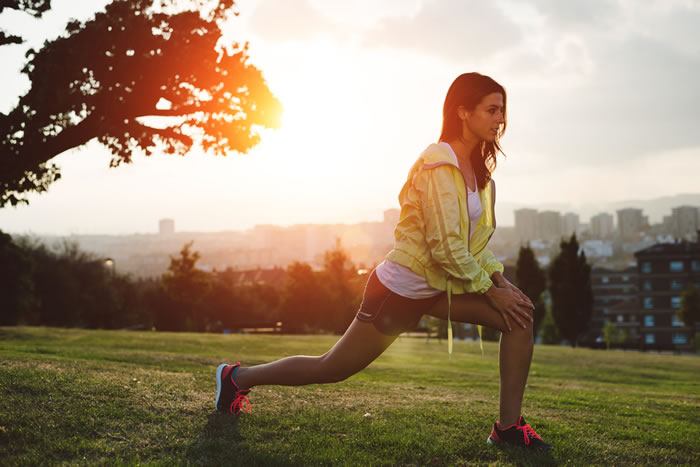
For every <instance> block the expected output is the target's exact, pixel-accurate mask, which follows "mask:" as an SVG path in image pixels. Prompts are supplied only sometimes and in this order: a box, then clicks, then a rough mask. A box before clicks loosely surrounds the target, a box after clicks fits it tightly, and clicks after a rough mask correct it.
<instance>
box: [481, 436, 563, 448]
mask: <svg viewBox="0 0 700 467" xmlns="http://www.w3.org/2000/svg"><path fill="white" fill-rule="evenodd" d="M486 444H488V445H489V446H498V445H499V444H501V441H494V440H493V439H492V438H491V436H489V437H488V438H487V439H486ZM506 445H507V446H508V443H506ZM510 446H512V445H510ZM513 447H515V446H513ZM517 447H519V448H522V449H527V447H525V446H517ZM552 449H553V448H552V446H550V447H548V448H545V447H541V448H534V450H535V451H540V452H548V451H551V450H552Z"/></svg>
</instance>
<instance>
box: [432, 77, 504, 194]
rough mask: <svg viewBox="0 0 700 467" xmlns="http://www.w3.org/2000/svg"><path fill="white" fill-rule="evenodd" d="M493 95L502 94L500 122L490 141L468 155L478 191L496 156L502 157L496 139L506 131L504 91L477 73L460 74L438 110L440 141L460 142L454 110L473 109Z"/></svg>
mask: <svg viewBox="0 0 700 467" xmlns="http://www.w3.org/2000/svg"><path fill="white" fill-rule="evenodd" d="M494 92H498V93H500V94H502V95H503V120H504V123H503V125H502V126H501V128H500V129H499V131H498V134H497V135H496V139H495V140H494V141H493V142H487V141H482V142H481V144H477V145H476V147H475V148H474V150H473V151H472V153H471V155H470V156H469V159H470V161H471V164H472V167H473V168H474V174H475V175H476V180H477V183H478V184H479V186H480V187H482V188H484V187H485V186H486V184H487V183H488V182H489V180H491V174H492V173H493V171H494V170H496V153H498V152H500V153H501V154H504V153H503V150H502V149H501V146H500V144H499V142H498V140H499V139H500V138H501V137H502V136H503V133H505V131H506V123H507V120H506V90H505V89H504V88H503V86H501V85H500V84H498V83H497V82H496V81H494V80H493V79H492V78H490V77H488V76H484V75H481V74H479V73H464V74H461V75H459V76H458V77H457V79H455V80H454V82H453V83H452V85H451V86H450V89H448V90H447V96H446V97H445V105H444V106H443V108H442V132H441V133H440V141H447V140H449V139H460V138H461V137H462V121H461V120H460V118H459V116H458V115H457V108H458V107H459V106H460V105H461V106H464V108H466V109H467V110H474V109H475V108H476V106H477V105H478V104H479V102H481V100H482V99H483V98H484V97H486V96H487V95H489V94H492V93H494ZM504 155H505V154H504Z"/></svg>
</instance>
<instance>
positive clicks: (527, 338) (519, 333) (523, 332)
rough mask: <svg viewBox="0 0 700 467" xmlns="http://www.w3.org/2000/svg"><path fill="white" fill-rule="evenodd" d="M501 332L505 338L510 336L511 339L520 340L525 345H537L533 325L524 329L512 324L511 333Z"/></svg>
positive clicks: (529, 324) (507, 331)
mask: <svg viewBox="0 0 700 467" xmlns="http://www.w3.org/2000/svg"><path fill="white" fill-rule="evenodd" d="M501 332H502V334H503V335H504V336H510V337H511V338H515V339H518V340H520V341H522V342H524V343H525V344H529V345H534V343H535V338H534V330H533V325H532V323H527V324H526V326H525V327H522V326H521V325H519V324H517V323H516V324H512V325H511V330H510V331H509V330H507V329H506V330H504V331H501Z"/></svg>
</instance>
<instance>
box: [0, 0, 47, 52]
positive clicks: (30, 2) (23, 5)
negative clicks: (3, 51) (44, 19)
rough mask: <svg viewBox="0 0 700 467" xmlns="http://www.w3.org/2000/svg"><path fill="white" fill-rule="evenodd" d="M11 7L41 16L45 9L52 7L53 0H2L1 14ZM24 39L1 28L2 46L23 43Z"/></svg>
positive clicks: (0, 2)
mask: <svg viewBox="0 0 700 467" xmlns="http://www.w3.org/2000/svg"><path fill="white" fill-rule="evenodd" d="M5 8H9V9H11V10H19V11H23V12H25V13H27V14H29V15H32V16H35V17H37V18H40V17H41V15H43V14H44V12H45V11H47V10H48V9H50V8H51V0H2V1H0V14H2V12H3V11H4V10H5ZM22 42H24V40H23V39H22V38H21V37H19V36H8V35H7V34H6V33H5V31H3V30H1V29H0V46H1V45H7V44H21V43H22Z"/></svg>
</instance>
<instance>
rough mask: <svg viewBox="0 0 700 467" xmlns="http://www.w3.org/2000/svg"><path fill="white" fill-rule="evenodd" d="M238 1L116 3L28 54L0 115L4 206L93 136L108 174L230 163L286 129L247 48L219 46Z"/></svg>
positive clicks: (45, 180)
mask: <svg viewBox="0 0 700 467" xmlns="http://www.w3.org/2000/svg"><path fill="white" fill-rule="evenodd" d="M232 9H233V0H219V1H216V0H190V1H176V0H167V1H162V2H155V3H154V1H153V0H129V1H127V0H114V1H113V2H112V3H110V4H109V5H107V7H106V9H105V11H104V12H100V13H97V14H96V15H95V17H94V18H93V19H91V20H89V21H87V22H85V23H80V22H77V21H73V22H71V23H69V24H68V26H67V30H66V33H65V34H64V35H63V36H61V37H58V38H57V39H55V40H53V41H49V42H46V43H45V44H44V46H43V47H42V48H41V49H40V50H38V51H35V50H30V51H29V52H28V53H27V63H26V65H25V67H24V68H23V70H22V72H23V73H25V74H26V75H27V77H28V78H29V80H30V82H31V88H30V90H29V91H28V92H27V93H26V94H25V95H24V96H21V97H20V99H19V103H18V105H17V106H16V107H15V108H14V109H13V110H11V111H10V113H9V114H8V115H0V207H1V206H4V205H7V204H11V205H16V204H18V203H27V199H26V195H27V194H28V193H29V192H33V191H35V192H44V191H46V190H47V189H48V186H49V185H50V184H51V183H52V182H54V181H55V180H57V179H58V178H60V170H59V168H58V167H57V166H56V165H55V164H51V163H49V161H50V160H51V159H52V158H53V157H55V156H57V155H58V154H61V153H62V152H64V151H66V150H68V149H71V148H76V147H79V146H81V145H84V144H85V143H87V142H88V141H91V140H93V139H96V140H97V141H99V142H100V143H102V144H103V145H104V146H106V147H107V148H108V149H109V150H110V151H111V153H112V155H113V156H112V159H111V162H110V166H111V167H117V166H119V165H120V164H121V163H130V162H131V161H132V157H133V155H134V153H135V152H142V153H145V154H146V155H147V156H149V155H151V154H152V153H153V152H165V153H168V154H178V155H185V154H187V153H188V152H189V151H190V150H192V149H193V148H197V147H199V148H202V149H203V150H204V151H205V152H207V153H210V154H214V155H222V156H225V155H227V154H229V153H230V152H232V151H235V152H242V153H245V152H247V151H248V150H249V149H250V148H252V147H253V146H254V145H255V144H257V143H258V141H259V139H260V136H259V128H261V127H267V128H276V127H278V126H279V116H280V111H281V106H280V103H279V102H278V100H277V99H276V98H275V97H274V96H273V95H272V93H271V91H270V90H269V89H268V87H267V85H266V83H265V81H264V79H263V77H262V74H261V72H260V70H258V69H257V68H256V67H254V66H253V65H251V64H250V63H249V61H248V60H249V57H248V52H247V44H245V45H241V44H236V43H234V44H230V45H228V46H223V45H222V42H221V38H222V31H221V29H220V24H221V23H222V22H223V21H224V20H225V19H226V18H227V17H228V16H229V15H230V14H232Z"/></svg>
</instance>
